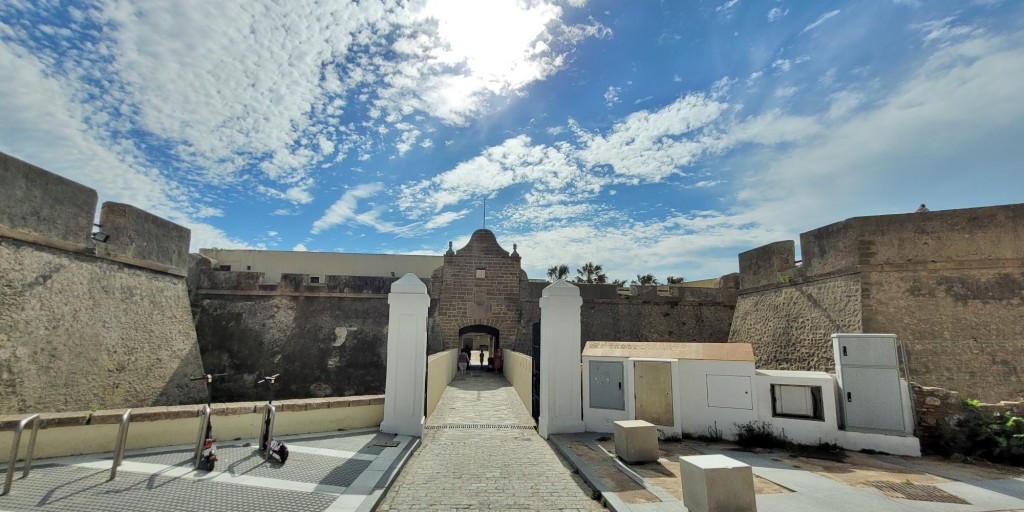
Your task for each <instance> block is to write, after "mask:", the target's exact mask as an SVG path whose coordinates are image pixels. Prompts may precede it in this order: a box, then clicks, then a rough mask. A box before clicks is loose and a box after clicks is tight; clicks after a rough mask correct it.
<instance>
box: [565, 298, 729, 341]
mask: <svg viewBox="0 0 1024 512" xmlns="http://www.w3.org/2000/svg"><path fill="white" fill-rule="evenodd" d="M732 315H733V308H732V306H730V305H726V304H715V303H688V302H682V301H678V300H658V301H643V302H640V301H630V300H614V301H612V300H595V301H588V302H584V303H583V307H582V318H581V321H582V323H583V325H582V327H583V333H582V334H583V339H582V340H580V341H581V342H582V343H583V344H585V343H586V342H587V341H672V342H701V343H711V342H725V341H727V340H728V339H729V326H730V323H731V320H732ZM581 347H582V344H581Z"/></svg>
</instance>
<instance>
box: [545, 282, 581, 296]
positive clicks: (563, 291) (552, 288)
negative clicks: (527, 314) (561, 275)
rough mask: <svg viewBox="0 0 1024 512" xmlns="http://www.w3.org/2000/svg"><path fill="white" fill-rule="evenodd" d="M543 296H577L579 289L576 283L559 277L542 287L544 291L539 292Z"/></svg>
mask: <svg viewBox="0 0 1024 512" xmlns="http://www.w3.org/2000/svg"><path fill="white" fill-rule="evenodd" d="M541 296H543V297H579V296H580V289H579V288H577V287H576V285H574V284H572V283H570V282H568V281H566V280H565V279H559V280H558V281H555V282H553V283H551V284H550V285H548V286H547V287H545V288H544V292H543V293H542V294H541Z"/></svg>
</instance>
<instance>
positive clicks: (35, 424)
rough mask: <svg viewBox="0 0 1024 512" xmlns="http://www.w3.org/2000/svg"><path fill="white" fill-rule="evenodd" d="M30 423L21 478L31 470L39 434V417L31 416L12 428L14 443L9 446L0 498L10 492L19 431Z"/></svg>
mask: <svg viewBox="0 0 1024 512" xmlns="http://www.w3.org/2000/svg"><path fill="white" fill-rule="evenodd" d="M29 423H32V436H31V437H29V439H28V452H27V453H26V454H25V467H24V469H23V470H22V473H21V477H22V478H28V472H29V469H31V468H32V452H33V451H35V449H36V434H38V433H39V415H38V414H33V415H31V416H29V417H27V418H25V419H23V420H21V421H19V422H18V426H17V427H15V428H14V442H13V444H12V445H11V459H10V461H9V462H8V463H7V477H6V478H5V479H4V492H2V493H0V496H3V495H4V494H7V493H9V492H11V483H12V482H13V481H14V468H15V466H16V465H17V463H18V448H20V445H21V431H22V430H24V429H25V425H28V424H29Z"/></svg>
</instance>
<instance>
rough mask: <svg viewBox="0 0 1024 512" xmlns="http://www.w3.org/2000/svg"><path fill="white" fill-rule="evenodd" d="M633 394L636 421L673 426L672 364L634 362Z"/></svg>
mask: <svg viewBox="0 0 1024 512" xmlns="http://www.w3.org/2000/svg"><path fill="white" fill-rule="evenodd" d="M633 393H634V404H635V411H636V419H638V420H644V421H647V422H649V423H653V424H655V425H662V426H667V427H671V426H673V425H674V424H675V421H674V417H675V416H674V414H673V402H672V363H670V362H667V361H634V362H633Z"/></svg>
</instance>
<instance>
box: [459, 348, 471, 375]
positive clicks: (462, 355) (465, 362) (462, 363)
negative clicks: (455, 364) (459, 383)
mask: <svg viewBox="0 0 1024 512" xmlns="http://www.w3.org/2000/svg"><path fill="white" fill-rule="evenodd" d="M468 366H469V352H466V351H465V350H462V351H459V378H462V379H465V378H466V368H467V367H468Z"/></svg>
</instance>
